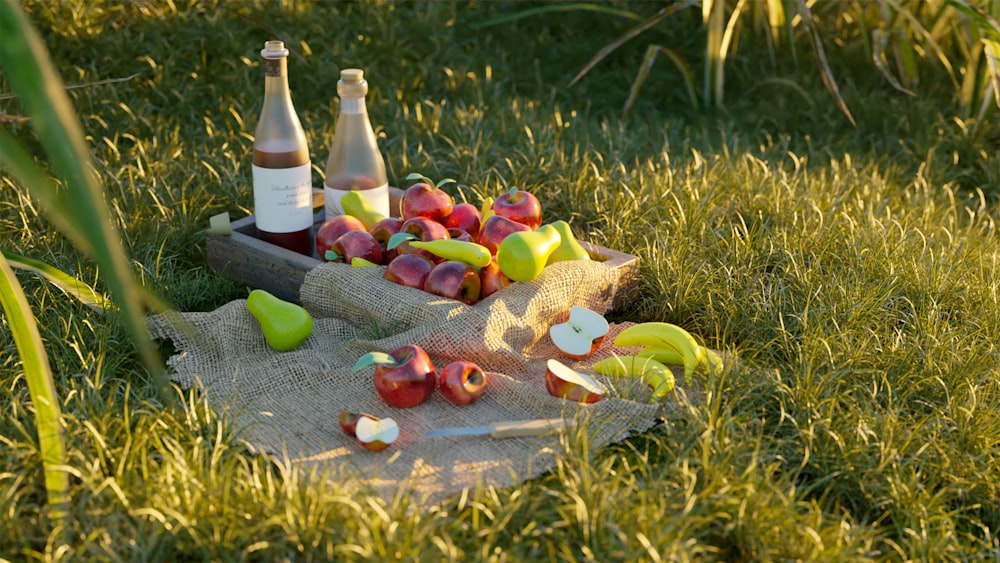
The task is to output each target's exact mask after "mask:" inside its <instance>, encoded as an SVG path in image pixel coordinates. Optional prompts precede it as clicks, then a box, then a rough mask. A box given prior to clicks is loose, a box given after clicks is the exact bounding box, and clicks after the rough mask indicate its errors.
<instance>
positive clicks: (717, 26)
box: [701, 0, 726, 107]
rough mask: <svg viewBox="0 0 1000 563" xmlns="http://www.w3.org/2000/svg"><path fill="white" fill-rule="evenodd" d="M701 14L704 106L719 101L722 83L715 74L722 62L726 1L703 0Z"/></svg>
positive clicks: (718, 72) (718, 71)
mask: <svg viewBox="0 0 1000 563" xmlns="http://www.w3.org/2000/svg"><path fill="white" fill-rule="evenodd" d="M701 16H702V20H703V21H704V22H705V27H706V32H707V36H706V40H705V77H704V83H703V84H702V95H701V97H702V102H703V103H704V104H705V107H711V106H712V105H713V103H715V104H716V105H720V104H718V103H716V102H717V101H720V102H721V99H722V94H721V93H720V92H719V91H720V90H721V88H722V85H721V84H719V83H717V82H716V80H717V78H716V77H717V76H719V74H720V70H719V67H720V66H721V64H722V61H721V59H722V35H723V33H725V26H726V19H725V18H726V3H725V2H718V1H716V0H705V1H704V2H703V3H702V5H701Z"/></svg>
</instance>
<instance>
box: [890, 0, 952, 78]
mask: <svg viewBox="0 0 1000 563" xmlns="http://www.w3.org/2000/svg"><path fill="white" fill-rule="evenodd" d="M885 1H886V2H887V3H888V6H891V7H892V9H893V10H894V11H895V13H896V14H898V15H899V17H900V18H902V19H905V20H906V21H907V23H908V24H909V25H910V27H911V28H912V30H913V31H912V32H910V31H907V30H906V29H902V28H901V26H900V25H899V24H897V26H896V27H897V29H898V33H899V37H898V39H899V40H900V41H909V40H910V39H909V38H910V37H915V38H919V39H921V41H920V44H921V45H922V46H923V47H924V48H925V49H926V48H930V50H931V51H933V52H934V54H935V55H936V56H937V59H938V62H940V63H941V65H942V66H943V67H944V68H945V70H947V71H948V76H950V77H951V81H952V84H954V85H955V87H956V88H957V87H958V80H957V79H956V78H955V69H954V68H953V67H952V65H951V61H950V60H948V55H947V53H946V52H945V49H944V47H942V46H941V44H940V43H939V42H938V41H937V38H936V36H935V34H934V33H932V32H931V31H928V30H927V28H926V27H925V26H924V25H923V23H921V21H920V18H918V17H917V16H916V15H915V14H914V13H913V12H912V11H911V10H909V9H907V8H906V6H904V5H902V4H900V3H899V2H897V1H895V0H885ZM937 18H938V19H945V20H946V21H947V19H948V18H947V15H946V14H944V13H939V14H938V15H937ZM932 23H936V22H932ZM931 27H932V28H934V27H935V26H934V25H932V26H931ZM904 37H905V39H904ZM903 56H905V54H903ZM904 64H905V62H904Z"/></svg>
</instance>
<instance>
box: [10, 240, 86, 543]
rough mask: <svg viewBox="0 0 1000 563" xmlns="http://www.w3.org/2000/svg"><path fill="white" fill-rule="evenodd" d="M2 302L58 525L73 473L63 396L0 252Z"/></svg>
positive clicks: (18, 286) (35, 326)
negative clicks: (67, 467)
mask: <svg viewBox="0 0 1000 563" xmlns="http://www.w3.org/2000/svg"><path fill="white" fill-rule="evenodd" d="M0 305H2V309H3V312H4V314H5V315H6V316H7V324H8V326H10V332H11V334H12V335H13V337H14V343H15V344H16V345H17V352H18V354H19V355H20V356H21V363H22V365H23V366H24V376H25V379H26V380H27V383H28V393H29V394H30V395H31V402H32V403H33V404H34V408H35V426H36V427H37V429H38V447H39V450H40V451H41V454H42V466H43V470H44V472H45V491H46V494H47V496H48V502H49V507H50V509H51V516H52V519H53V521H54V523H55V524H56V526H57V527H58V526H59V525H60V522H61V521H62V520H64V519H65V518H66V516H67V510H68V506H69V475H68V474H67V473H66V471H64V470H63V469H62V466H64V465H65V463H66V448H65V445H64V443H63V427H62V422H61V418H62V413H61V410H60V407H59V397H58V394H57V393H56V387H55V382H54V381H53V380H52V368H51V366H50V365H49V357H48V355H47V353H46V351H45V346H44V345H43V344H42V337H41V334H39V332H38V324H37V323H36V321H35V316H34V315H33V314H32V312H31V307H30V306H29V305H28V300H27V299H26V298H25V296H24V290H22V289H21V284H20V283H18V281H17V276H15V275H14V270H12V269H11V267H10V264H8V263H7V259H6V258H4V257H3V255H0Z"/></svg>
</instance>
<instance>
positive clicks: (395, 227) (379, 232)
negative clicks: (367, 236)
mask: <svg viewBox="0 0 1000 563" xmlns="http://www.w3.org/2000/svg"><path fill="white" fill-rule="evenodd" d="M402 226H403V220H402V219H400V218H399V217H385V218H383V219H380V220H379V221H378V223H375V225H374V226H373V227H372V228H371V229H370V230H369V231H368V232H369V233H371V234H372V236H373V237H375V240H377V241H378V243H379V245H380V246H381V247H382V262H383V263H385V264H388V263H389V262H391V261H392V259H393V258H395V257H396V255H397V254H398V251H397V250H396V249H392V250H389V249H388V248H387V246H388V244H389V237H391V236H392V235H394V234H396V233H398V232H399V228H400V227H402Z"/></svg>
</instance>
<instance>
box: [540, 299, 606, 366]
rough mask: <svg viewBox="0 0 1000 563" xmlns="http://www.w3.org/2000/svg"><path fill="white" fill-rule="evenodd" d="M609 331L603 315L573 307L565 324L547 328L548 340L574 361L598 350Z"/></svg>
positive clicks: (584, 308) (583, 308)
mask: <svg viewBox="0 0 1000 563" xmlns="http://www.w3.org/2000/svg"><path fill="white" fill-rule="evenodd" d="M609 330H610V326H609V325H608V321H607V320H606V319H605V318H604V316H603V315H601V314H600V313H596V312H594V311H591V310H590V309H587V308H586V307H579V306H577V305H574V306H573V307H571V308H570V310H569V317H568V318H567V319H566V321H565V322H562V323H559V324H555V325H552V326H551V327H550V328H549V338H551V339H552V343H553V344H555V345H556V348H558V349H559V351H560V352H562V353H563V354H566V355H567V356H569V357H570V358H573V359H574V360H582V359H584V358H586V357H588V356H590V355H591V354H593V353H594V352H596V351H597V349H598V348H600V346H601V344H602V343H603V342H604V337H605V336H607V335H608V331H609Z"/></svg>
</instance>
